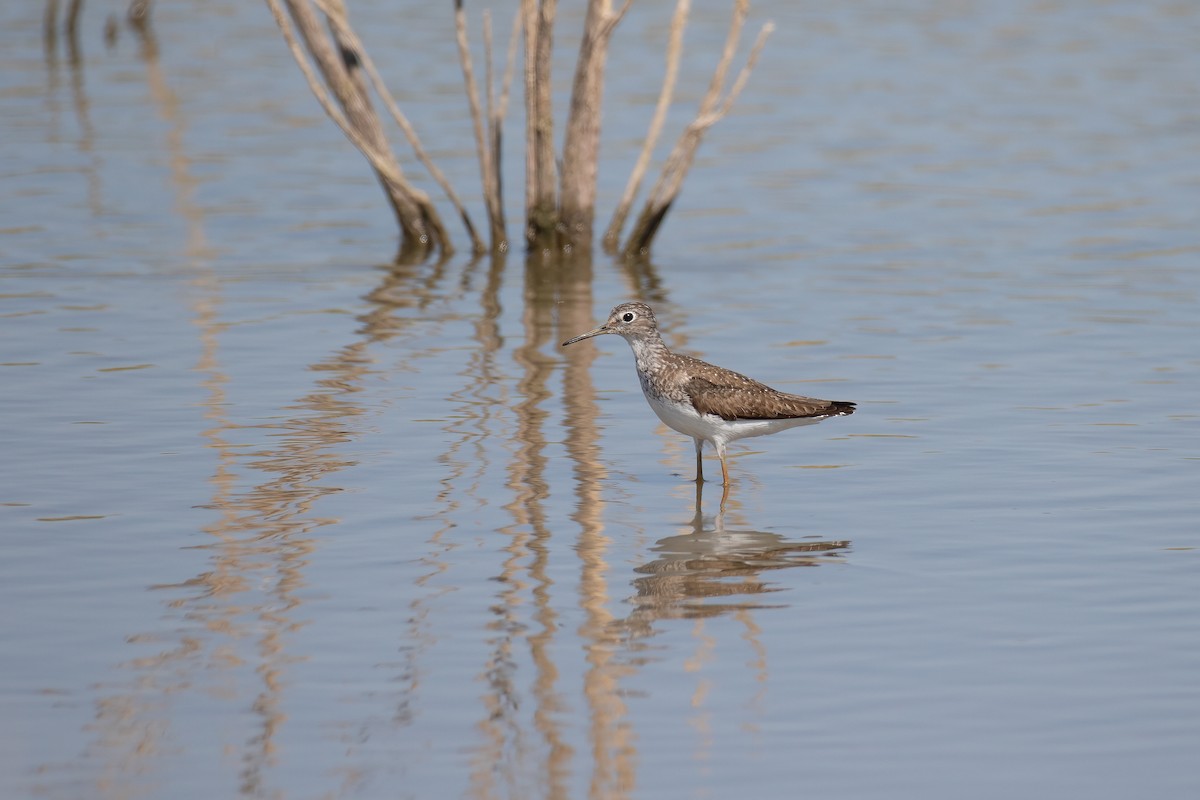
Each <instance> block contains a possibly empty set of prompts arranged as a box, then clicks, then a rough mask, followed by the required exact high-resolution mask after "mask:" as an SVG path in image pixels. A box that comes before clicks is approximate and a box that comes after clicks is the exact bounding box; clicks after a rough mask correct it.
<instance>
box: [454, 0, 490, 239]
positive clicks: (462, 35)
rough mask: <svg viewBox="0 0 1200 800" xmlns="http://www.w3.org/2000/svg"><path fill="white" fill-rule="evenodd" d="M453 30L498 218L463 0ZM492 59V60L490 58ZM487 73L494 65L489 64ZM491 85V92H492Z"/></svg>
mask: <svg viewBox="0 0 1200 800" xmlns="http://www.w3.org/2000/svg"><path fill="white" fill-rule="evenodd" d="M454 33H455V40H456V41H457V42H458V63H459V64H460V65H461V66H462V72H463V81H464V83H465V84H466V89H467V105H468V107H469V108H470V111H471V125H472V127H473V128H474V130H475V152H476V155H477V156H478V158H479V173H480V175H481V177H482V179H483V201H484V205H485V206H486V207H487V214H488V219H489V220H492V221H494V220H495V219H496V209H495V206H494V202H495V198H494V196H493V193H492V187H493V186H494V185H495V182H496V175H495V172H494V165H493V164H492V153H491V150H490V149H489V148H488V146H487V143H486V141H485V140H484V135H483V112H482V111H480V108H479V86H478V85H477V84H476V83H475V69H474V67H473V66H472V65H471V45H470V42H469V41H468V39H467V13H466V12H465V11H464V10H463V3H462V0H455V2H454ZM489 60H490V59H489ZM487 69H488V72H489V73H490V71H491V66H490V65H489V66H488V68H487ZM490 90H491V89H490V87H489V92H490ZM492 225H493V227H492V246H493V247H496V246H497V244H498V243H497V242H496V240H495V226H494V222H493V223H492Z"/></svg>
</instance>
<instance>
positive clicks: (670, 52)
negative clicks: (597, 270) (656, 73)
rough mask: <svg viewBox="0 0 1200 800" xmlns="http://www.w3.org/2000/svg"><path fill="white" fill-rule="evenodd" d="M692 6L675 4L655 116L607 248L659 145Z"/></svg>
mask: <svg viewBox="0 0 1200 800" xmlns="http://www.w3.org/2000/svg"><path fill="white" fill-rule="evenodd" d="M691 5H692V4H691V0H679V2H677V3H676V4H675V14H674V15H673V16H672V17H671V28H670V33H669V34H668V38H667V66H666V72H665V73H664V74H663V83H662V89H661V91H660V92H659V94H658V103H657V104H656V105H655V107H654V116H653V117H651V119H650V128H649V130H647V132H646V139H645V141H644V142H643V143H642V151H641V153H639V154H638V158H637V162H636V163H634V165H633V170H632V171H631V172H630V173H629V182H628V183H626V184H625V192H624V194H622V195H621V201H620V202H619V203H617V207H616V209H615V210H614V211H613V215H612V221H611V222H609V224H608V230H606V231H605V232H604V247H605V249H607V250H614V249H616V247H617V242H618V241H619V240H620V238H621V228H623V227H624V226H625V220H626V218H627V217H628V216H629V209H630V208H631V207H632V206H633V200H634V198H635V197H637V193H638V190H639V189H641V188H642V180H643V179H644V178H645V177H646V168H647V167H648V166H649V165H650V156H651V155H652V154H653V152H654V146H655V145H656V144H658V137H659V136H660V135H661V134H662V128H663V123H664V122H665V121H666V119H667V111H668V109H669V108H670V107H671V98H672V97H673V96H674V94H675V81H676V79H677V78H678V76H679V58H680V55H681V54H682V53H683V31H684V28H686V27H687V18H688V12H689V10H690V9H691Z"/></svg>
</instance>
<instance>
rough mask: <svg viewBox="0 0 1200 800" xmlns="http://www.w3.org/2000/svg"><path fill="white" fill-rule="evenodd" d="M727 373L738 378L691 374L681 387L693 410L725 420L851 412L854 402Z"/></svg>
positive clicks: (784, 417) (830, 415)
mask: <svg viewBox="0 0 1200 800" xmlns="http://www.w3.org/2000/svg"><path fill="white" fill-rule="evenodd" d="M731 374H733V375H735V376H737V377H738V378H740V379H742V380H739V381H736V382H733V385H722V384H721V383H714V382H713V381H711V380H709V379H707V378H703V377H699V376H695V377H693V378H692V379H691V380H689V381H688V382H687V384H686V385H685V386H684V391H685V392H686V393H687V396H688V397H689V398H690V399H691V401H692V405H694V406H695V407H696V410H697V411H699V412H700V413H701V414H716V415H717V416H718V417H720V418H721V419H725V420H735V419H800V418H806V417H834V416H843V415H846V414H853V413H854V403H846V402H842V401H839V400H818V399H816V398H814V397H801V396H800V395H795V394H786V393H784V392H780V391H776V390H775V389H772V388H770V387H769V386H765V385H763V384H761V383H758V382H757V381H752V380H750V379H749V378H746V377H745V376H743V375H738V374H737V373H731ZM743 381H744V383H743ZM747 384H748V385H747Z"/></svg>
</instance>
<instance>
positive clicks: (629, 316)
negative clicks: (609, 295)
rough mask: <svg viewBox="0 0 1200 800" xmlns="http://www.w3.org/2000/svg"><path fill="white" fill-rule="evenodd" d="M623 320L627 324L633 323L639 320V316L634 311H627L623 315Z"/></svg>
mask: <svg viewBox="0 0 1200 800" xmlns="http://www.w3.org/2000/svg"><path fill="white" fill-rule="evenodd" d="M621 319H622V320H623V321H625V322H633V321H634V320H635V319H637V315H636V314H634V313H633V312H632V311H626V312H625V313H624V314H622V315H621Z"/></svg>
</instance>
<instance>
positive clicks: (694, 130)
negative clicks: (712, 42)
mask: <svg viewBox="0 0 1200 800" xmlns="http://www.w3.org/2000/svg"><path fill="white" fill-rule="evenodd" d="M748 7H749V2H748V0H738V2H737V3H736V4H735V6H734V13H733V20H732V22H731V23H730V27H729V35H728V37H727V38H726V40H725V49H724V51H723V52H722V54H721V59H720V61H719V62H718V63H717V68H716V70H715V71H714V72H713V77H712V80H711V81H710V82H709V86H708V91H707V92H706V93H705V96H704V99H703V100H702V101H701V103H700V108H699V111H698V112H697V114H696V118H695V119H694V120H693V121H692V122H691V123H690V124H689V125H688V126H687V128H685V129H684V131H683V133H682V134H680V137H679V140H678V141H677V142H676V143H675V147H674V148H673V149H672V150H671V153H670V155H668V156H667V160H666V163H664V165H663V169H662V173H661V174H660V175H659V178H658V180H657V182H656V183H655V185H654V188H653V189H651V191H650V196H649V197H648V198H647V200H646V204H645V206H644V207H643V208H642V212H641V214H639V215H638V220H637V222H636V223H635V225H634V228H633V231H632V232H631V233H630V235H629V239H628V240H627V241H626V243H625V247H624V248H623V252H624V253H625V255H627V256H636V255H642V254H644V253H646V252H647V251H648V250H649V248H650V242H651V241H652V240H653V239H654V235H655V234H656V233H657V232H658V228H659V226H660V225H661V224H662V221H663V218H664V217H665V216H666V214H667V212H668V211H669V210H670V209H671V205H672V204H673V203H674V202H675V200H676V198H678V196H679V192H680V189H681V188H682V186H683V179H684V178H685V177H686V176H687V173H688V170H689V169H691V166H692V163H693V161H694V160H695V157H696V151H697V149H698V148H699V147H700V143H701V142H702V141H703V139H704V134H705V133H706V132H707V131H708V129H709V128H710V127H712V126H713V125H714V124H715V123H716V122H718V121H719V120H720V119H721V118H722V117H724V116H725V114H726V113H728V111H729V109H730V108H731V107H732V106H733V102H734V100H736V99H737V96H738V94H740V93H741V91H742V89H743V88H744V87H745V85H746V81H747V80H749V77H750V72H751V71H752V70H753V69H754V66H755V64H756V63H757V62H758V57H759V55H760V54H761V52H762V48H763V46H764V45H765V44H766V40H767V37H768V36H770V35H771V33H772V32H773V31H774V30H775V26H774V24H772V23H770V22H768V23H766V24H765V25H763V27H762V30H761V31H760V32H759V34H758V37H757V39H756V40H755V42H754V46H753V47H752V48H751V51H750V55H749V56H748V57H747V60H746V65H745V66H744V67H743V68H742V70H741V72H740V73H739V75H738V78H737V80H736V81H735V82H734V85H733V87H732V88H731V90H730V92H729V94H728V95H726V97H725V98H724V100H721V90H722V89H723V88H724V85H725V79H726V77H727V75H728V72H729V66H730V64H731V63H732V61H733V56H734V54H735V52H736V50H737V42H738V39H739V38H740V37H741V30H742V24H743V23H744V21H745V18H746V12H747V10H748Z"/></svg>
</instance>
